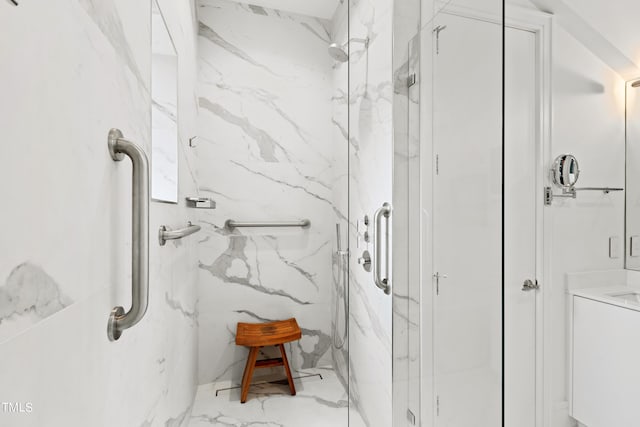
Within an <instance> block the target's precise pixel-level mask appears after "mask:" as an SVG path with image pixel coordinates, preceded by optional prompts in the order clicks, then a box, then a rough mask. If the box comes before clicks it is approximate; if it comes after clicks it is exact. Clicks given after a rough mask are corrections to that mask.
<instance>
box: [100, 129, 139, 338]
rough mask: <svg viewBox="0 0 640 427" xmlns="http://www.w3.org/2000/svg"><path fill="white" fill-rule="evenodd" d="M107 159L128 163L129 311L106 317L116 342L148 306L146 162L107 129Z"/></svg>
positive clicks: (115, 310) (114, 131)
mask: <svg viewBox="0 0 640 427" xmlns="http://www.w3.org/2000/svg"><path fill="white" fill-rule="evenodd" d="M107 143H108V147H109V153H110V154H111V158H112V159H113V160H114V161H116V162H119V161H122V160H123V159H124V157H125V155H126V156H127V157H129V158H130V159H131V164H132V171H133V177H132V182H133V184H132V192H131V193H132V204H131V205H132V208H133V212H132V218H131V219H132V227H131V246H132V247H131V251H132V254H131V308H130V309H129V311H127V312H125V310H124V307H120V306H118V307H114V308H113V310H111V314H110V315H109V322H108V324H107V335H108V337H109V340H110V341H116V340H117V339H118V338H120V336H121V335H122V331H124V330H125V329H128V328H130V327H132V326H134V325H135V324H137V323H138V322H139V321H140V320H141V319H142V318H143V317H144V314H145V313H146V311H147V307H148V305H149V161H148V159H147V155H146V154H145V152H144V150H143V149H142V148H140V147H139V146H137V145H136V144H134V143H133V142H130V141H127V140H126V139H124V137H123V135H122V132H121V131H120V130H118V129H111V130H110V131H109V135H108V140H107Z"/></svg>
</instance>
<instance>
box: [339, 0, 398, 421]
mask: <svg viewBox="0 0 640 427" xmlns="http://www.w3.org/2000/svg"><path fill="white" fill-rule="evenodd" d="M349 17H350V18H349V24H350V27H349V37H350V38H351V39H353V38H368V39H369V45H368V48H367V47H365V46H363V45H362V44H359V43H357V42H351V45H350V47H351V49H350V54H351V55H350V81H349V93H350V97H349V104H350V111H349V123H350V126H349V139H350V144H351V150H350V158H349V169H350V173H349V176H350V184H349V188H350V200H349V213H350V215H349V218H350V220H351V222H350V236H349V238H350V250H351V251H352V255H351V258H350V262H351V265H350V284H349V286H350V289H349V308H350V317H349V320H350V322H349V359H350V361H349V393H350V398H351V408H352V409H355V410H357V411H358V412H359V413H360V416H361V418H362V421H363V422H364V424H365V425H367V426H381V427H382V426H389V425H392V416H391V415H392V407H391V402H392V370H391V367H392V330H391V325H392V297H391V296H389V295H386V294H384V292H382V291H381V290H379V289H378V288H377V287H376V286H375V284H374V283H373V277H372V274H371V273H368V272H366V271H365V270H364V269H363V268H362V266H360V265H358V264H357V262H356V260H357V258H358V257H359V256H360V255H361V254H362V252H363V251H364V250H365V249H367V250H369V251H370V252H371V251H372V247H371V244H370V243H367V242H365V241H364V239H363V233H362V225H360V227H359V226H358V222H361V221H362V220H363V219H364V216H365V215H368V216H369V218H372V217H373V213H374V212H375V210H376V209H378V208H379V207H380V206H382V204H383V203H384V202H392V194H393V193H392V181H393V180H392V165H393V144H392V141H393V120H392V119H393V117H392V98H393V81H392V76H393V70H392V69H391V64H392V63H393V60H392V21H393V10H392V2H390V1H387V0H374V1H361V0H351V1H350V11H349ZM369 231H370V232H371V231H372V230H371V227H370V229H369ZM354 422H356V421H355V420H354Z"/></svg>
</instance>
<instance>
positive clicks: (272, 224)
mask: <svg viewBox="0 0 640 427" xmlns="http://www.w3.org/2000/svg"><path fill="white" fill-rule="evenodd" d="M224 226H225V227H226V228H229V229H234V228H240V227H253V228H257V227H302V228H308V227H310V226H311V221H310V220H308V219H301V220H300V221H268V222H259V221H247V222H241V221H234V220H232V219H228V220H227V221H226V222H225V223H224Z"/></svg>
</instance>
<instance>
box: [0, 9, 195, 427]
mask: <svg viewBox="0 0 640 427" xmlns="http://www.w3.org/2000/svg"><path fill="white" fill-rule="evenodd" d="M160 3H161V7H163V10H165V9H166V10H165V12H166V14H167V16H168V19H167V23H168V25H169V26H170V30H171V31H172V35H173V36H174V40H176V41H177V49H178V51H179V54H180V55H181V56H180V59H179V68H180V74H181V76H180V79H181V81H180V86H181V92H180V111H179V121H180V124H181V126H180V140H181V141H180V146H181V148H180V158H179V162H180V193H181V194H189V195H191V194H196V193H197V186H196V183H195V180H194V178H195V173H194V171H192V170H191V169H192V168H191V167H190V164H191V163H192V157H193V154H191V153H189V152H188V151H187V150H186V149H185V148H184V147H185V146H186V142H187V140H188V138H186V136H187V135H189V136H191V135H194V134H195V115H196V109H197V104H196V102H195V98H194V96H193V94H194V92H195V75H196V66H195V59H194V58H195V46H194V44H195V27H194V21H193V12H192V10H191V9H192V8H191V7H190V6H189V4H188V3H181V4H177V3H174V2H172V1H169V0H162V1H161V2H160ZM150 5H151V4H150V2H144V1H143V2H129V1H126V0H108V1H107V0H105V1H92V0H82V1H77V0H64V1H59V2H55V4H53V3H51V4H50V3H41V4H35V3H28V2H27V3H21V4H20V6H18V7H11V6H10V5H9V4H8V3H4V4H2V5H1V6H0V9H2V10H0V25H1V26H2V28H3V32H4V33H5V35H7V37H5V38H4V39H3V41H2V42H0V51H1V52H2V55H3V60H6V61H7V64H11V66H7V67H2V69H0V85H1V87H2V92H3V98H2V100H1V101H0V125H1V126H2V128H3V140H4V141H3V143H2V144H0V157H1V158H3V159H11V160H10V161H7V162H5V163H4V164H3V168H2V170H1V171H0V177H1V178H2V181H3V182H4V183H5V185H2V186H0V198H1V199H2V200H3V202H4V204H3V206H4V209H3V213H2V218H3V222H5V223H6V224H11V226H10V227H7V230H8V231H7V234H6V236H5V237H6V238H3V239H2V241H1V242H0V253H2V259H1V260H0V277H1V279H0V317H1V320H0V365H1V366H3V367H5V369H4V370H3V381H2V383H1V384H0V398H1V400H2V401H7V402H32V403H33V412H32V413H30V414H8V413H5V412H0V424H1V425H11V426H42V425H52V426H55V425H95V426H98V425H151V426H156V425H178V424H177V423H180V422H181V421H180V420H183V421H184V420H186V418H188V417H187V416H186V415H184V414H185V413H187V412H188V410H189V408H190V405H191V402H192V400H193V396H194V393H195V386H196V369H197V366H196V357H197V333H196V329H197V323H196V319H195V306H196V304H195V303H196V287H195V282H196V280H197V264H196V260H197V255H196V245H195V242H196V240H195V239H192V240H190V241H186V240H185V241H184V242H182V243H181V244H177V245H174V244H168V245H167V246H165V247H163V248H160V247H159V246H158V245H157V243H156V242H157V241H156V239H155V235H154V231H155V230H157V229H158V227H159V226H160V225H161V224H166V225H168V226H171V227H177V226H182V225H184V223H186V221H187V220H189V219H192V218H190V217H189V216H190V215H191V214H192V212H191V211H190V210H188V209H186V208H185V206H184V204H183V203H180V204H179V205H176V206H170V205H166V204H159V203H152V204H151V211H150V234H151V242H150V248H151V254H150V283H151V293H150V303H149V309H148V312H147V315H146V317H145V318H144V319H143V320H142V321H141V322H140V323H139V324H138V325H136V327H135V328H132V329H130V330H128V331H126V332H125V334H124V335H123V337H122V338H121V339H120V341H118V342H115V343H112V342H109V341H108V339H107V335H106V322H107V318H108V314H109V312H110V310H111V308H112V307H113V306H115V305H124V306H126V307H128V305H129V301H130V292H131V289H130V273H129V271H130V256H129V253H130V248H131V242H130V203H131V196H130V191H131V182H130V180H131V178H130V173H131V169H130V165H129V163H128V161H124V162H122V163H115V162H113V160H111V158H110V156H109V154H108V151H107V149H106V135H107V132H108V130H109V128H111V127H119V128H121V129H122V130H123V132H124V134H125V135H126V136H127V138H129V139H131V140H133V141H135V142H136V143H138V144H140V145H141V146H142V147H143V148H144V149H145V151H146V152H147V153H148V154H149V153H150V148H151V130H150V122H151V116H150V111H151V102H150V94H149V87H150V84H149V83H150V81H149V78H150V72H151V69H150V51H149V46H150V28H149V22H150V13H151V8H150ZM35 28H37V31H35V30H34V29H35ZM53 35H55V36H53ZM17 40H19V42H16V41H17ZM193 219H195V218H193ZM61 385H64V393H61V392H60V390H61Z"/></svg>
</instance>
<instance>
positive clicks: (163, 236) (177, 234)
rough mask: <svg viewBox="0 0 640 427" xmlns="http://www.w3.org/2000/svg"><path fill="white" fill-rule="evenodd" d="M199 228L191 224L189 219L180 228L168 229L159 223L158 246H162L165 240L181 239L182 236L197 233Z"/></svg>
mask: <svg viewBox="0 0 640 427" xmlns="http://www.w3.org/2000/svg"><path fill="white" fill-rule="evenodd" d="M201 228H202V227H200V226H199V225H193V224H191V221H189V222H188V223H187V226H186V228H181V229H180V230H170V229H169V228H167V226H165V225H161V226H160V230H159V231H158V241H159V242H160V246H164V245H165V244H166V243H167V240H177V239H182V238H183V237H187V236H190V235H192V234H193V233H197V232H198V231H200V229H201Z"/></svg>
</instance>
